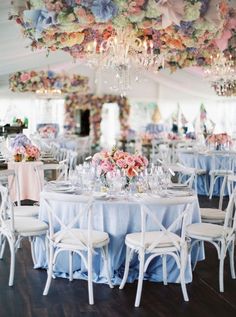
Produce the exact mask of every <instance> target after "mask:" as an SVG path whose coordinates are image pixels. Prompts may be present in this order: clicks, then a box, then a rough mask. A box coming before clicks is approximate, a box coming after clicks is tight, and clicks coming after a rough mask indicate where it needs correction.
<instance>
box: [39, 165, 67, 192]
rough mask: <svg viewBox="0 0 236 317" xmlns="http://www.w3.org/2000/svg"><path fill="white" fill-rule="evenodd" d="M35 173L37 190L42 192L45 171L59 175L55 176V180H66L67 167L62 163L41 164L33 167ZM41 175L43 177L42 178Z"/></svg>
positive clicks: (45, 180)
mask: <svg viewBox="0 0 236 317" xmlns="http://www.w3.org/2000/svg"><path fill="white" fill-rule="evenodd" d="M34 169H35V172H36V174H37V181H38V184H39V188H40V190H41V191H42V189H43V187H44V184H45V182H47V179H46V177H45V176H46V175H45V171H55V172H57V173H59V174H58V175H56V180H66V179H67V165H66V164H64V163H54V164H43V165H38V166H35V168H34ZM42 173H43V177H42Z"/></svg>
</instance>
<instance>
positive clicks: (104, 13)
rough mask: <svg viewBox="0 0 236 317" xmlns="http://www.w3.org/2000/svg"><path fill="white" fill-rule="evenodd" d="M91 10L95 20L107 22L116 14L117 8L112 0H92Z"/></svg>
mask: <svg viewBox="0 0 236 317" xmlns="http://www.w3.org/2000/svg"><path fill="white" fill-rule="evenodd" d="M91 11H92V12H93V14H94V16H95V18H96V20H97V21H99V22H107V21H108V20H110V19H111V18H113V17H114V16H116V15H117V12H118V8H117V6H116V4H115V3H113V1H112V0H94V1H93V5H92V7H91Z"/></svg>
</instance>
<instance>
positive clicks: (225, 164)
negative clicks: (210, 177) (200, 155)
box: [211, 151, 236, 171]
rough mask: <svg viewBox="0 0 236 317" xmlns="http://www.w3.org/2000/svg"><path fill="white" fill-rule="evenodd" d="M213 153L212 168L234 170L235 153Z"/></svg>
mask: <svg viewBox="0 0 236 317" xmlns="http://www.w3.org/2000/svg"><path fill="white" fill-rule="evenodd" d="M211 155H212V156H211V160H212V162H211V170H227V171H234V166H235V158H236V156H235V154H233V153H231V152H225V151H213V152H211Z"/></svg>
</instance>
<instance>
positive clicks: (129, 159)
mask: <svg viewBox="0 0 236 317" xmlns="http://www.w3.org/2000/svg"><path fill="white" fill-rule="evenodd" d="M92 163H93V165H95V166H97V168H98V172H99V174H100V177H101V179H102V180H103V181H105V183H106V175H107V173H108V172H116V171H117V170H122V171H123V172H124V174H125V176H126V179H127V183H129V182H130V180H131V179H133V178H135V177H136V176H138V174H139V173H140V172H142V171H144V170H145V168H146V167H147V166H148V160H147V158H146V157H144V156H142V155H140V154H134V155H132V154H130V153H128V152H124V151H121V150H117V149H116V148H113V149H112V151H111V152H108V151H101V152H98V153H96V154H94V156H93V159H92Z"/></svg>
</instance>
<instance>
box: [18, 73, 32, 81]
mask: <svg viewBox="0 0 236 317" xmlns="http://www.w3.org/2000/svg"><path fill="white" fill-rule="evenodd" d="M20 80H21V81H22V82H23V83H25V82H26V81H28V80H30V74H28V73H22V74H21V75H20Z"/></svg>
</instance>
